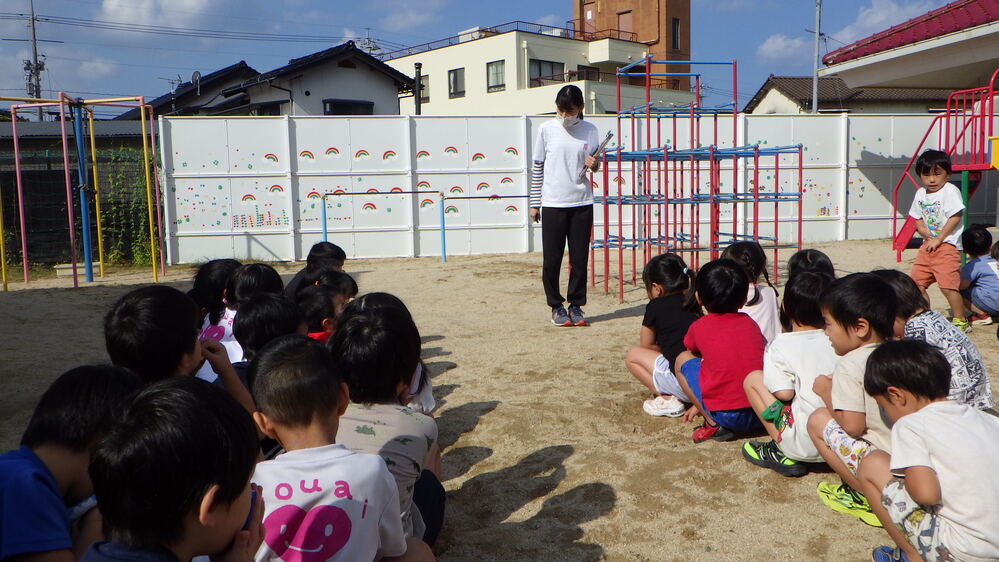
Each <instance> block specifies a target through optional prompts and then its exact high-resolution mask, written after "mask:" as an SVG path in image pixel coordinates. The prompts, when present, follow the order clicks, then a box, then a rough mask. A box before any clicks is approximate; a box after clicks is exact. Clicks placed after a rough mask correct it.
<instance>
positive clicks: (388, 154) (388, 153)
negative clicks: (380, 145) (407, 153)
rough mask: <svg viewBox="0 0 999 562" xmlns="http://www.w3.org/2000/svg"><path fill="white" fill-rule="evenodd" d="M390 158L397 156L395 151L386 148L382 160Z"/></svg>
mask: <svg viewBox="0 0 999 562" xmlns="http://www.w3.org/2000/svg"><path fill="white" fill-rule="evenodd" d="M389 158H395V151H392V150H386V151H385V154H382V160H388V159H389Z"/></svg>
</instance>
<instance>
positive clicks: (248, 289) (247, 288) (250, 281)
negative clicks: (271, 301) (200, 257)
mask: <svg viewBox="0 0 999 562" xmlns="http://www.w3.org/2000/svg"><path fill="white" fill-rule="evenodd" d="M283 290H284V282H283V281H281V276H280V275H278V272H277V271H276V270H275V269H274V268H273V267H271V266H269V265H267V264H266V263H248V264H246V265H242V266H240V267H239V268H238V269H236V271H234V272H233V273H232V276H230V277H229V282H228V283H227V284H226V286H225V302H226V306H228V307H229V308H231V309H233V310H236V309H238V308H239V305H240V304H242V303H243V302H244V301H246V300H248V299H249V298H250V297H252V296H253V295H259V294H260V293H280V292H281V291H283Z"/></svg>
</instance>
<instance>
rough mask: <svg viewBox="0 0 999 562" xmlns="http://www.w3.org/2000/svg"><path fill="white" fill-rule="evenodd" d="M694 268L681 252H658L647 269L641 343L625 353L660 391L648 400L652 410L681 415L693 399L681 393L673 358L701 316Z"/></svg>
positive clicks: (633, 368) (647, 384)
mask: <svg viewBox="0 0 999 562" xmlns="http://www.w3.org/2000/svg"><path fill="white" fill-rule="evenodd" d="M693 279H694V272H693V271H692V270H691V269H689V268H687V264H686V263H684V261H683V259H682V258H681V257H680V256H678V255H676V254H660V255H658V256H655V257H654V258H652V259H651V260H649V263H647V264H645V269H643V270H642V282H643V283H645V292H646V293H648V295H649V304H647V305H645V317H644V318H642V330H641V332H639V336H638V342H639V343H638V345H636V346H632V348H631V349H629V350H628V354H627V355H626V356H625V358H624V364H625V366H626V367H627V368H628V371H629V372H630V373H631V374H632V375H634V377H635V378H636V379H638V381H639V382H640V383H642V384H644V385H645V387H646V388H648V389H649V392H651V393H652V394H653V395H654V398H651V399H649V400H646V401H645V402H644V403H643V404H642V409H644V410H645V413H647V414H649V415H652V416H668V417H671V418H675V417H679V416H682V415H683V412H684V411H686V409H687V405H685V404H684V403H683V402H681V401H680V400H679V399H678V398H677V397H676V396H677V394H680V395H683V389H681V388H680V385H679V384H678V383H677V382H676V375H674V374H673V364H674V363H676V356H677V355H679V354H680V353H681V352H682V351H683V350H684V349H686V348H685V347H684V346H683V337H684V336H686V335H687V328H689V327H690V325H691V324H692V323H693V322H694V320H697V319H698V318H699V317H700V316H701V307H700V306H699V305H698V304H697V300H696V299H695V298H694V292H693V290H692V289H693V286H694V284H693Z"/></svg>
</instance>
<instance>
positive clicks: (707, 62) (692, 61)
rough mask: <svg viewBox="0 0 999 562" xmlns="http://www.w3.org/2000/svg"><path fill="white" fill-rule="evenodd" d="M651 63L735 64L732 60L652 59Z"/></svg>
mask: <svg viewBox="0 0 999 562" xmlns="http://www.w3.org/2000/svg"><path fill="white" fill-rule="evenodd" d="M651 62H652V64H735V61H732V60H653V61H651Z"/></svg>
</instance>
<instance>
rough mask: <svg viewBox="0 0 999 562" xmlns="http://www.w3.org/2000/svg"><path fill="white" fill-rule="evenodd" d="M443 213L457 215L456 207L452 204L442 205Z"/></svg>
mask: <svg viewBox="0 0 999 562" xmlns="http://www.w3.org/2000/svg"><path fill="white" fill-rule="evenodd" d="M444 214H445V215H457V214H458V207H455V206H454V205H448V206H447V207H444Z"/></svg>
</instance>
